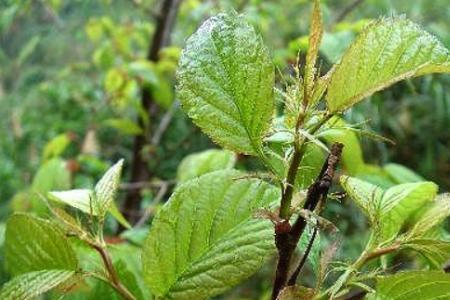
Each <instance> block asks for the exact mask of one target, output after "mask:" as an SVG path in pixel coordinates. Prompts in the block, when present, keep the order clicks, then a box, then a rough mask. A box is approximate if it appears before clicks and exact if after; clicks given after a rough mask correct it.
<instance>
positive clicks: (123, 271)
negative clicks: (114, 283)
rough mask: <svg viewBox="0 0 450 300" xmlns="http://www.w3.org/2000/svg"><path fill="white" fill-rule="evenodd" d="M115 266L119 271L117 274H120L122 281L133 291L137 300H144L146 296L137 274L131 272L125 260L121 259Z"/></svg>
mask: <svg viewBox="0 0 450 300" xmlns="http://www.w3.org/2000/svg"><path fill="white" fill-rule="evenodd" d="M114 267H115V268H116V270H117V273H118V274H117V275H118V276H119V278H120V281H121V282H122V283H123V285H125V286H126V287H127V288H128V290H129V291H131V292H132V293H133V295H134V296H135V297H136V299H137V300H144V299H145V298H144V295H143V293H142V291H141V288H140V286H139V284H138V282H137V278H136V275H135V274H133V272H131V270H130V269H129V268H128V266H127V264H126V263H125V261H124V260H122V259H119V260H118V261H117V262H116V263H115V264H114Z"/></svg>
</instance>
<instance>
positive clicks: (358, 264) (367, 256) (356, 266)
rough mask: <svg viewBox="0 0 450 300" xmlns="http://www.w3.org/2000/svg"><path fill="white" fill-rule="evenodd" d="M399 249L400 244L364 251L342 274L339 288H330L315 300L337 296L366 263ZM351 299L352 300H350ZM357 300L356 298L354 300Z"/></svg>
mask: <svg viewBox="0 0 450 300" xmlns="http://www.w3.org/2000/svg"><path fill="white" fill-rule="evenodd" d="M399 248H400V244H393V245H391V246H387V247H382V248H377V249H375V250H365V251H363V253H361V255H360V256H359V258H358V259H357V260H356V261H355V262H354V263H353V264H352V265H351V266H350V267H349V269H348V270H347V271H346V272H345V273H343V274H342V275H341V276H340V277H339V279H338V280H337V281H336V282H339V283H340V284H339V286H338V287H335V286H332V287H331V288H329V289H328V290H326V291H325V292H323V293H322V294H321V295H320V296H319V297H318V298H317V299H328V298H329V296H330V294H331V296H333V295H335V294H337V293H338V292H339V290H341V289H342V287H345V286H346V285H348V283H349V282H350V281H351V280H352V279H353V278H354V276H355V274H356V273H357V272H358V271H359V270H360V269H362V268H363V267H364V265H365V264H366V263H368V262H369V261H371V260H373V259H375V258H378V257H380V256H383V255H386V254H389V253H392V252H394V251H397V250H398V249H399ZM344 299H348V298H347V297H344ZM350 299H353V298H350ZM355 299H357V298H355Z"/></svg>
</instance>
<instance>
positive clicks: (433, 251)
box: [401, 239, 450, 269]
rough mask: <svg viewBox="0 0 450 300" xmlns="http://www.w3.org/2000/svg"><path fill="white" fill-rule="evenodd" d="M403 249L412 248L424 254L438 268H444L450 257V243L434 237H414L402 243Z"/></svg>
mask: <svg viewBox="0 0 450 300" xmlns="http://www.w3.org/2000/svg"><path fill="white" fill-rule="evenodd" d="M401 248H402V249H411V250H414V251H417V252H419V253H420V254H422V255H423V256H424V257H425V258H426V259H427V260H428V262H429V263H430V264H431V265H432V266H433V267H434V268H436V269H442V267H443V265H444V264H445V263H446V262H447V261H448V260H449V259H450V243H449V242H446V241H440V240H434V239H412V240H408V241H407V242H406V243H404V244H402V245H401Z"/></svg>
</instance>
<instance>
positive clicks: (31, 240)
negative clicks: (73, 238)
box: [5, 214, 78, 275]
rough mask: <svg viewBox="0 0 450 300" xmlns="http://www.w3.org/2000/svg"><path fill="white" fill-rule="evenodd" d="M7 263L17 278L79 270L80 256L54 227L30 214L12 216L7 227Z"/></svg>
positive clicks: (9, 269)
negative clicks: (27, 275) (21, 275)
mask: <svg viewBox="0 0 450 300" xmlns="http://www.w3.org/2000/svg"><path fill="white" fill-rule="evenodd" d="M5 260H6V267H7V269H8V271H9V272H10V273H12V274H14V275H18V274H22V273H27V272H32V271H39V270H49V269H57V270H76V269H77V267H78V261H77V257H76V255H75V252H74V251H73V249H72V247H71V245H70V244H69V242H68V240H67V239H66V237H65V236H64V233H63V232H62V231H61V230H60V229H59V228H58V227H57V226H55V225H54V224H52V223H51V222H49V221H46V220H44V219H40V218H36V217H33V216H31V215H28V214H15V215H13V216H11V217H10V218H9V220H8V222H7V225H6V243H5Z"/></svg>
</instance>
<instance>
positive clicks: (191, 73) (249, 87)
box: [177, 14, 274, 154]
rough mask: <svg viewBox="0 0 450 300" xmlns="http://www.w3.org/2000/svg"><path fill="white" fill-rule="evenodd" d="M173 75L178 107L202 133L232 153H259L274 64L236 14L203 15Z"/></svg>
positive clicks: (269, 106) (267, 117) (266, 122)
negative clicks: (201, 21) (176, 86)
mask: <svg viewBox="0 0 450 300" xmlns="http://www.w3.org/2000/svg"><path fill="white" fill-rule="evenodd" d="M177 77H178V88H177V90H178V96H179V98H180V101H181V104H182V107H183V108H184V110H185V111H186V112H187V114H188V115H189V117H191V118H192V119H193V121H194V123H195V124H196V125H198V126H199V127H200V128H201V129H202V130H203V131H204V132H205V133H206V134H207V135H209V136H210V137H211V138H212V139H213V140H214V141H215V142H217V143H218V144H219V145H221V146H222V147H224V148H228V149H230V150H233V151H235V152H241V153H247V154H259V153H261V144H262V139H263V137H264V135H265V134H266V132H267V129H268V127H269V124H270V120H271V118H272V114H273V112H274V100H273V91H272V89H273V85H274V68H273V65H272V62H271V59H270V56H269V52H268V50H267V49H266V48H265V46H264V45H263V43H262V39H261V37H260V36H259V35H258V34H257V33H256V32H255V30H254V29H253V28H252V27H251V26H250V25H249V24H248V23H247V22H246V21H245V20H244V18H243V17H242V16H238V15H235V14H219V15H217V16H215V17H212V18H210V19H208V20H207V21H206V22H205V23H204V24H203V25H202V26H201V27H200V28H199V29H198V30H197V32H196V33H194V34H193V35H192V36H191V37H190V38H189V39H188V41H187V44H186V48H185V49H184V51H183V53H182V56H181V59H180V63H179V68H178V72H177Z"/></svg>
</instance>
